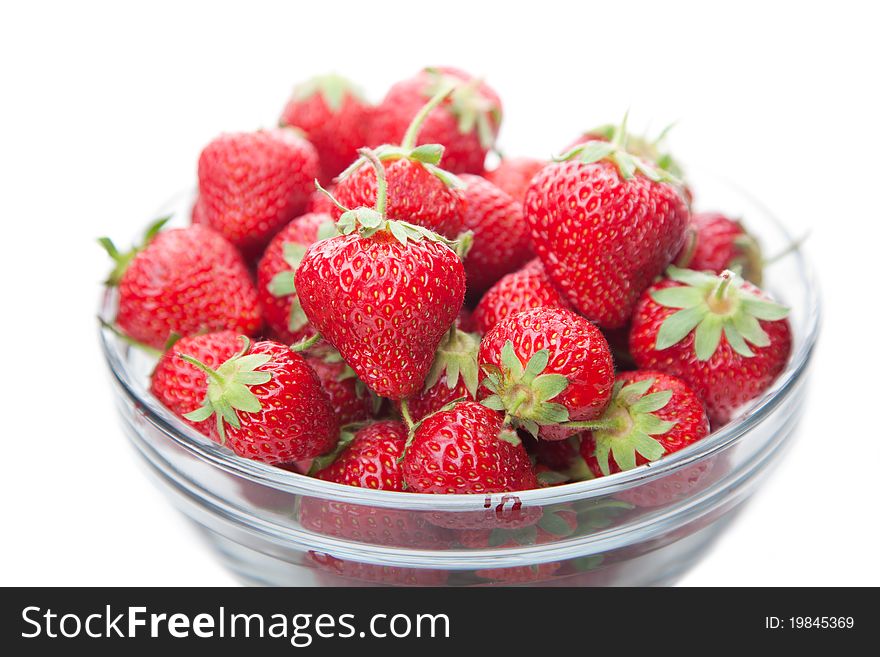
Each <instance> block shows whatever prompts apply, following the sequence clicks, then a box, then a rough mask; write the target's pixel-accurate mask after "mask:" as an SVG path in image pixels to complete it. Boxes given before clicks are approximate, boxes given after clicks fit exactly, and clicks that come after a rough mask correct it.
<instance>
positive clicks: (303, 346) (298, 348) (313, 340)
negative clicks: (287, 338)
mask: <svg viewBox="0 0 880 657" xmlns="http://www.w3.org/2000/svg"><path fill="white" fill-rule="evenodd" d="M320 339H321V334H320V333H315V334H314V335H313V336H312V337H310V338H303V339H302V340H300V341H299V342H296V343H294V344H292V345H290V350H291V351H293V352H295V353H302V352H303V351H308V350H309V349H311V348H312V347H314V346H315V345H316V344H317V343H318V341H319V340H320Z"/></svg>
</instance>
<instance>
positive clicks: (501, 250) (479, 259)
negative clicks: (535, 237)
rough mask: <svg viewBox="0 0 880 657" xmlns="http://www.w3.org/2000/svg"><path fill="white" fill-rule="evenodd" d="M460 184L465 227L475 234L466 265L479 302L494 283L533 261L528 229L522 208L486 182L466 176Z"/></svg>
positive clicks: (475, 296) (470, 289) (470, 293)
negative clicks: (461, 185) (462, 186)
mask: <svg viewBox="0 0 880 657" xmlns="http://www.w3.org/2000/svg"><path fill="white" fill-rule="evenodd" d="M461 180H462V181H463V182H464V183H465V185H466V187H465V188H464V189H463V190H462V192H461V193H462V195H463V196H464V206H463V208H464V210H463V212H462V227H463V228H464V229H465V230H470V231H472V232H473V234H474V238H473V239H474V242H473V246H472V247H471V248H470V250H469V251H468V254H467V258H466V259H465V261H464V269H465V271H466V272H467V285H468V294H469V295H471V296H473V297H474V298H477V299H478V298H479V297H480V295H482V294H483V292H485V291H486V290H488V289H489V288H490V287H491V286H492V285H494V284H495V282H496V281H497V280H498V279H499V278H501V277H502V276H504V275H505V274H508V273H510V272H512V271H514V270H516V269H518V268H520V267H521V266H522V265H524V264H525V263H526V262H527V261H528V260H529V259H530V258H531V257H532V245H531V236H530V234H529V227H528V224H526V222H525V220H524V219H523V216H522V205H521V204H520V203H518V202H516V201H515V200H513V198H512V197H511V196H510V195H509V194H507V193H506V192H503V191H501V190H500V189H499V188H498V187H496V186H495V185H493V184H492V183H490V182H489V181H488V180H486V179H485V178H481V177H480V176H474V175H469V174H465V175H463V176H461Z"/></svg>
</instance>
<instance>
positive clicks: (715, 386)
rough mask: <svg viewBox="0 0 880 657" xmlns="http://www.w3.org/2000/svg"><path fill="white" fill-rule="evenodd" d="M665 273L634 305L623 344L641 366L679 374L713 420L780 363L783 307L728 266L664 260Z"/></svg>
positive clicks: (772, 375) (750, 395)
mask: <svg viewBox="0 0 880 657" xmlns="http://www.w3.org/2000/svg"><path fill="white" fill-rule="evenodd" d="M667 276H668V278H666V279H664V280H662V281H660V282H659V283H656V284H655V285H653V286H651V287H650V288H649V289H648V290H646V291H645V293H644V294H643V295H642V298H641V300H640V301H639V304H638V306H637V307H636V311H635V314H634V316H633V321H632V330H631V333H630V351H631V352H632V355H633V358H634V359H635V361H636V364H637V365H638V366H639V367H640V368H642V369H652V370H660V371H661V372H666V373H667V374H671V375H673V376H677V377H678V378H680V379H682V380H684V381H685V382H686V383H687V384H688V385H690V386H691V388H693V389H694V391H695V392H696V393H697V394H698V395H699V396H700V397H701V398H702V400H703V401H704V402H705V404H706V409H707V410H708V413H709V419H710V420H711V421H712V424H713V426H720V425H722V424H725V423H726V422H728V421H729V420H730V418H731V416H732V415H733V412H734V411H735V410H736V409H737V408H738V407H739V406H741V405H743V404H745V403H746V402H748V401H750V400H752V399H754V398H755V397H758V396H759V395H760V394H761V393H763V392H764V391H765V390H766V389H767V388H768V387H770V385H771V384H772V383H773V381H774V380H775V379H776V377H777V376H778V375H779V373H780V372H782V370H783V369H784V368H785V364H786V362H787V361H788V356H789V354H790V353H791V326H790V325H789V323H788V320H787V319H786V316H787V315H788V309H787V308H785V307H784V306H781V305H779V304H777V303H774V302H773V301H771V300H770V299H769V297H768V296H767V295H766V294H765V293H764V292H762V291H761V290H760V289H759V288H757V287H755V286H754V285H752V284H751V283H748V282H747V281H745V280H743V279H742V277H741V276H739V275H738V274H735V273H733V272H730V271H726V272H723V273H722V274H721V275H720V276H715V275H713V274H709V273H703V272H695V271H691V270H687V269H678V268H677V267H670V268H669V270H668V271H667Z"/></svg>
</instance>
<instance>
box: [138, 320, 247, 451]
mask: <svg viewBox="0 0 880 657" xmlns="http://www.w3.org/2000/svg"><path fill="white" fill-rule="evenodd" d="M240 349H241V339H240V338H239V336H238V334H237V333H235V331H219V332H217V333H204V334H202V335H193V336H190V337H186V338H181V339H180V340H178V341H177V342H175V343H174V345H173V347H172V348H169V349H168V350H167V351H165V353H164V354H162V356H161V357H160V358H159V362H158V363H156V367H155V368H154V369H153V373H152V374H151V375H150V392H151V393H153V396H154V397H155V398H156V399H158V400H159V401H160V402H162V404H163V405H164V406H165V407H166V408H168V409H169V410H171V411H172V412H173V413H174V414H175V415H178V416H181V417H183V416H184V415H186V414H187V413H192V412H193V411H195V410H196V409H198V408H199V407H200V406H201V405H202V402H203V401H204V399H205V393H206V392H207V391H208V382H207V381H206V380H205V373H204V372H203V371H202V370H200V369H199V368H198V367H196V366H195V365H193V364H191V363H188V362H187V361H185V360H184V359H183V358H181V357H180V354H181V353H185V354H189V355H190V356H192V357H193V358H196V359H197V360H199V361H200V362H202V363H204V364H205V365H206V366H208V367H210V368H213V369H216V368H218V367H220V365H222V364H223V363H225V362H226V361H227V360H229V359H230V358H232V357H233V356H234V355H235V354H237V353H238V351H239V350H240ZM184 421H185V422H187V423H189V424H191V425H192V426H194V427H196V428H197V429H199V430H200V431H202V432H203V433H205V434H209V435H210V433H211V429H210V427H209V426H200V425H199V424H197V423H195V422H192V421H190V420H187V419H186V418H184Z"/></svg>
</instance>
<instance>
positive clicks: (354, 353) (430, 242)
mask: <svg viewBox="0 0 880 657" xmlns="http://www.w3.org/2000/svg"><path fill="white" fill-rule="evenodd" d="M362 152H363V153H365V154H366V155H367V156H368V157H369V158H370V160H371V162H372V163H373V165H374V167H376V176H377V178H378V179H379V183H378V188H379V195H378V199H377V202H376V209H375V210H368V209H366V208H360V209H357V210H352V211H348V212H346V213H344V214H343V216H342V218H341V219H340V222H339V226H340V229H341V230H342V232H343V233H344V234H342V235H339V236H337V237H333V238H330V239H326V240H323V241H321V242H318V243H316V244H313V245H312V246H311V247H309V250H308V251H307V252H306V255H305V257H304V258H303V261H302V264H301V265H300V267H299V269H298V270H297V271H296V277H295V278H296V289H297V291H298V292H299V298H300V303H301V304H302V307H303V310H304V311H305V313H306V316H307V317H308V318H309V321H311V323H312V324H313V325H314V326H315V328H317V329H318V331H319V332H320V334H321V335H322V336H323V337H324V339H325V340H327V341H328V342H329V343H330V344H332V345H333V346H334V347H336V349H337V350H338V351H339V353H340V354H342V357H343V358H344V359H345V362H347V363H348V364H349V365H350V366H351V368H352V369H353V370H354V371H355V372H356V373H357V375H358V377H359V378H360V379H361V380H362V381H363V382H364V383H366V384H367V386H368V387H369V388H370V389H371V390H373V391H374V392H375V393H376V394H378V395H380V396H383V397H388V398H390V399H402V398H404V397H409V396H410V395H412V394H413V393H415V392H416V391H417V390H419V388H421V386H422V385H423V384H424V381H425V377H426V376H427V374H428V370H429V369H430V367H431V362H432V360H433V358H434V353H435V352H436V350H437V346H438V345H439V343H440V340H441V339H442V338H443V335H444V334H445V333H446V332H447V331H448V330H449V328H450V327H451V326H452V324H453V322H454V321H455V319H456V316H457V315H458V311H459V309H460V308H461V305H462V302H463V300H464V290H465V274H464V267H463V266H462V264H461V260H460V259H459V257H458V256H457V255H456V253H455V252H454V251H453V250H452V249H450V248H449V246H447V245H446V244H445V243H443V242H441V241H440V238H439V237H438V236H436V235H434V234H433V233H431V232H430V231H428V230H426V229H424V228H422V227H419V226H414V225H412V224H408V223H405V222H399V221H394V220H389V219H387V218H386V217H385V189H386V186H385V176H384V169H383V167H382V164H381V162H379V160H378V158H377V157H376V156H375V154H374V153H373V152H372V151H368V150H366V149H364V150H363V151H362Z"/></svg>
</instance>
